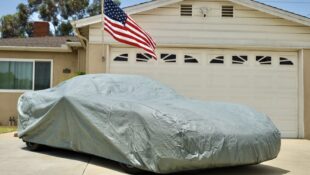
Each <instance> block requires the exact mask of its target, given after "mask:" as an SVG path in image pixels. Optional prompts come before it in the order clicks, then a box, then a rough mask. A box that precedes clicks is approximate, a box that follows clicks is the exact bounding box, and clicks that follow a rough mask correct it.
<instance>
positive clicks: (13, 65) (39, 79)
mask: <svg viewBox="0 0 310 175" xmlns="http://www.w3.org/2000/svg"><path fill="white" fill-rule="evenodd" d="M50 87H51V62H50V61H28V60H26V61H24V60H23V61H10V60H8V61H0V90H43V89H48V88H50Z"/></svg>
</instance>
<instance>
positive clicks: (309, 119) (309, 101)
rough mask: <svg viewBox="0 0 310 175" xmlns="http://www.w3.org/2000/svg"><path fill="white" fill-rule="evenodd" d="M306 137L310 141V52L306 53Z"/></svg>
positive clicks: (306, 51)
mask: <svg viewBox="0 0 310 175" xmlns="http://www.w3.org/2000/svg"><path fill="white" fill-rule="evenodd" d="M304 81H305V82H304V83H305V87H304V89H305V137H306V138H307V139H310V50H305V51H304Z"/></svg>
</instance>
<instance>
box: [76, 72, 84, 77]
mask: <svg viewBox="0 0 310 175" xmlns="http://www.w3.org/2000/svg"><path fill="white" fill-rule="evenodd" d="M76 75H77V76H79V75H86V72H77V73H76Z"/></svg>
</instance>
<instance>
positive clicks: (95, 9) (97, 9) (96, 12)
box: [87, 0, 101, 16]
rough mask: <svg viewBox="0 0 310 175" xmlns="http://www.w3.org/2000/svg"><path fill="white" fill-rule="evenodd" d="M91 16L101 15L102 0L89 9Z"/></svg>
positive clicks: (97, 0) (91, 5)
mask: <svg viewBox="0 0 310 175" xmlns="http://www.w3.org/2000/svg"><path fill="white" fill-rule="evenodd" d="M87 13H88V14H89V16H96V15H100V14H101V0H94V1H93V3H92V4H90V6H89V7H88V8H87Z"/></svg>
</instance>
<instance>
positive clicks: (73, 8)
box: [1, 0, 121, 38]
mask: <svg viewBox="0 0 310 175" xmlns="http://www.w3.org/2000/svg"><path fill="white" fill-rule="evenodd" d="M89 1H90V0H28V4H27V5H26V4H19V5H18V6H17V13H16V14H13V15H6V16H3V17H2V18H1V32H2V37H3V38H11V37H27V36H32V24H31V23H29V18H30V16H31V15H32V14H34V13H38V14H39V18H40V19H42V20H43V21H48V22H50V23H51V24H52V25H53V26H54V29H55V35H60V36H65V35H72V33H73V27H72V26H71V23H70V22H69V21H70V20H77V19H82V18H84V17H86V16H95V15H100V14H101V0H93V2H92V3H91V4H90V3H89ZM114 1H115V2H116V3H117V4H119V5H120V4H121V1H120V0H114Z"/></svg>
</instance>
